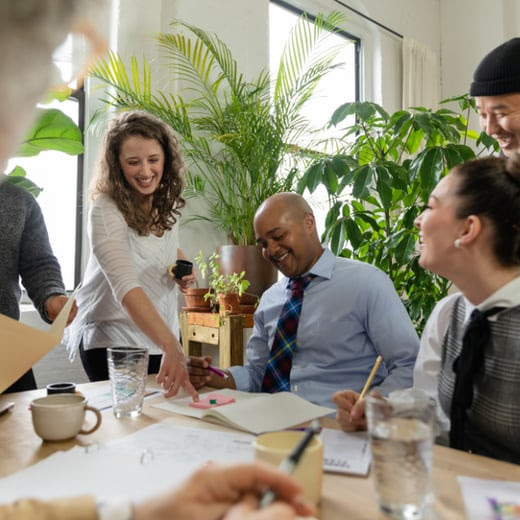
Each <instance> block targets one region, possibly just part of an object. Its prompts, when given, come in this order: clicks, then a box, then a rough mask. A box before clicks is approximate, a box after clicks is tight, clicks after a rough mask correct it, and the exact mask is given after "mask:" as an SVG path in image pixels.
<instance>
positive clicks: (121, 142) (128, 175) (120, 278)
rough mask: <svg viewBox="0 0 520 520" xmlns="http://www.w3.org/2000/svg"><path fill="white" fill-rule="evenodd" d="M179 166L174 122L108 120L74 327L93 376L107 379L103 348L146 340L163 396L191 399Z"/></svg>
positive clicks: (72, 347) (140, 117)
mask: <svg viewBox="0 0 520 520" xmlns="http://www.w3.org/2000/svg"><path fill="white" fill-rule="evenodd" d="M183 187H184V180H183V162H182V159H181V156H180V150H179V144H178V142H177V140H176V138H175V137H174V135H173V134H172V132H171V130H170V128H169V127H168V125H166V124H165V123H164V122H162V121H161V120H159V119H157V118H156V117H154V116H152V115H150V114H147V113H145V112H138V111H133V112H125V113H123V114H121V115H119V116H117V117H116V118H115V119H114V120H113V121H112V122H111V124H110V126H109V128H108V130H107V132H106V134H105V137H104V143H103V151H102V158H101V161H100V166H99V170H98V172H97V176H96V177H95V179H94V181H93V190H92V198H93V203H92V207H91V208H90V212H89V223H88V233H89V239H90V251H91V252H90V258H89V261H88V265H87V269H86V272H85V276H84V280H83V284H82V287H81V289H80V290H79V292H78V296H77V302H78V306H79V309H80V310H79V313H78V317H77V319H76V320H75V321H74V323H73V326H72V327H71V328H70V329H69V334H68V349H69V353H70V354H71V356H74V355H75V353H76V352H77V350H79V352H80V356H81V361H82V363H83V366H84V368H85V371H86V372H87V375H88V377H89V378H90V380H91V381H99V380H104V379H108V367H107V356H106V349H107V347H109V346H114V345H148V346H149V350H150V365H149V372H150V373H158V376H157V380H158V382H159V383H161V384H162V386H163V388H164V390H165V393H166V394H165V395H166V396H167V397H169V396H171V395H174V394H175V393H176V392H177V391H178V390H179V388H180V387H181V386H183V387H184V388H185V390H186V391H188V392H189V393H190V394H191V395H192V396H194V397H195V396H196V395H197V393H196V391H195V389H194V388H193V387H192V385H191V383H190V382H189V377H188V373H187V370H186V361H185V358H184V353H183V350H182V347H181V345H180V343H179V340H178V339H177V335H178V331H179V319H178V312H177V291H176V290H175V287H176V284H177V285H178V286H179V287H180V290H181V291H183V290H185V289H187V288H188V286H189V285H190V284H191V283H192V282H193V281H194V280H195V276H194V275H193V274H190V275H188V276H184V277H183V278H182V280H175V281H173V280H171V279H170V277H169V276H168V275H167V267H168V265H170V264H172V263H173V262H174V261H175V259H177V258H184V255H183V253H182V251H181V249H180V248H179V232H178V225H176V224H177V219H178V217H179V215H180V209H181V208H182V207H183V206H184V199H183V198H182V196H181V194H182V190H183Z"/></svg>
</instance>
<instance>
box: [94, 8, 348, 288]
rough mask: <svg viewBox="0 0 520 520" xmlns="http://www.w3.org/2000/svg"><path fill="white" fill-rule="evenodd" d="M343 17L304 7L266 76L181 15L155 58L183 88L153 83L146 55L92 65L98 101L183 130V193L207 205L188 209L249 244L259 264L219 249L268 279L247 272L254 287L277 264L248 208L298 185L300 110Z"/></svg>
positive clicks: (304, 126) (326, 67)
mask: <svg viewBox="0 0 520 520" xmlns="http://www.w3.org/2000/svg"><path fill="white" fill-rule="evenodd" d="M343 20H344V17H343V16H342V15H340V14H339V13H337V12H333V13H331V14H330V15H328V16H326V17H325V16H321V15H318V16H317V17H316V19H315V20H314V21H313V22H311V21H310V20H308V18H307V17H306V16H305V15H302V17H301V18H300V20H299V21H298V23H297V24H296V26H295V27H294V28H293V29H292V31H291V33H290V35H289V37H288V40H287V44H286V47H285V50H284V52H283V55H282V58H281V60H280V65H279V68H278V72H277V74H276V75H275V77H274V78H273V80H272V81H271V78H270V75H269V73H268V72H267V71H265V70H263V71H261V72H260V73H259V74H258V75H257V77H255V78H253V79H246V77H245V75H244V74H243V73H242V72H240V68H239V66H238V63H237V62H236V60H235V59H234V58H233V54H232V52H231V50H230V49H229V48H228V47H227V45H226V44H225V42H223V41H222V40H221V39H220V38H219V37H218V36H217V35H215V34H212V33H209V32H206V31H204V30H202V29H200V28H198V27H196V26H194V25H190V24H188V23H185V22H182V21H174V22H173V23H172V24H171V27H172V31H171V32H167V33H159V34H158V35H157V42H158V45H159V46H160V47H161V49H162V50H163V51H165V53H164V54H163V55H162V57H160V58H159V60H158V61H157V62H156V64H154V65H155V66H160V67H162V68H163V69H169V70H171V71H172V77H171V80H172V82H174V81H177V80H181V85H185V86H186V88H185V89H184V90H181V91H179V89H178V85H177V84H176V85H175V87H176V88H175V89H172V91H173V92H175V93H173V92H166V91H161V92H155V91H154V89H153V87H152V66H151V64H150V63H148V62H147V61H146V60H145V59H143V62H142V65H140V64H139V63H138V61H137V59H136V58H135V57H132V58H131V60H130V64H131V71H132V72H131V74H129V73H128V72H127V68H126V66H125V64H124V63H123V60H122V59H121V58H120V57H119V56H117V55H116V54H110V55H109V56H108V58H107V59H106V60H102V61H101V62H99V63H98V64H97V65H96V66H95V67H94V68H93V69H92V71H91V74H92V76H94V77H96V78H98V79H100V80H102V81H103V82H105V83H106V84H107V90H106V91H105V93H104V99H103V101H105V102H106V103H107V104H108V105H110V106H113V107H116V108H117V109H120V110H127V109H141V110H145V111H148V112H151V113H153V114H154V115H156V116H158V117H159V118H161V119H163V120H164V121H165V122H167V123H168V124H170V125H171V127H172V128H173V129H174V131H175V132H176V133H177V134H178V135H179V136H180V139H181V142H182V145H183V150H184V154H185V156H186V158H187V163H188V171H187V188H186V191H185V196H186V197H187V198H190V197H199V198H201V199H202V200H203V201H204V202H205V203H206V208H207V210H208V213H207V214H202V213H200V214H197V215H195V216H194V217H193V218H196V219H200V220H205V221H207V222H210V223H211V224H212V225H213V224H215V225H216V226H217V227H218V228H219V229H221V230H223V231H224V232H225V233H226V235H227V236H228V238H229V241H230V242H231V244H232V245H238V246H241V247H248V248H252V249H253V250H254V253H247V254H243V255H242V258H244V259H247V261H251V258H253V259H254V261H255V262H257V263H260V264H261V265H262V268H261V269H256V268H250V267H245V266H244V264H242V265H235V266H233V267H229V268H228V267H227V259H228V257H230V258H233V259H235V258H236V257H237V256H238V255H235V254H234V253H232V254H230V255H228V254H227V252H224V251H222V252H221V260H222V263H223V264H224V265H223V266H222V268H223V270H224V271H225V272H227V273H230V272H241V270H246V272H247V273H248V278H249V279H250V280H251V276H250V273H251V274H255V277H256V274H257V271H258V272H259V273H260V276H263V277H264V280H262V281H261V283H258V284H257V282H256V280H253V285H252V287H251V290H252V292H254V293H255V294H258V295H259V294H261V292H262V291H263V290H264V289H265V288H267V287H269V286H270V285H271V284H272V283H274V282H275V281H276V279H277V272H276V269H275V268H274V267H272V266H271V265H270V264H269V263H268V262H267V261H266V260H265V259H264V258H262V255H261V251H260V248H259V247H258V246H256V241H255V236H254V231H253V216H254V214H255V211H256V210H257V208H258V206H259V205H260V204H261V203H262V202H263V201H264V200H265V199H266V198H267V197H269V196H270V195H273V194H274V193H278V192H281V191H292V190H294V188H295V185H296V184H295V183H296V180H297V178H298V175H299V172H300V171H303V165H304V164H305V162H306V161H307V157H306V154H305V153H304V151H303V150H302V148H301V147H299V146H298V144H300V143H299V137H300V136H301V135H303V134H305V135H311V133H312V132H311V130H312V129H311V128H310V123H309V121H308V120H307V118H305V117H304V116H303V113H304V110H305V107H306V105H307V102H308V100H309V99H310V98H311V97H312V95H313V93H314V91H315V89H316V86H317V85H318V83H319V82H320V80H321V79H322V78H323V77H324V76H325V75H326V74H327V72H328V71H330V70H331V69H332V68H333V67H334V59H335V57H336V55H337V50H339V49H338V48H335V49H334V50H331V51H330V52H324V51H323V47H322V46H321V43H322V42H323V41H324V40H325V39H326V38H328V37H329V36H330V35H331V34H332V33H334V32H335V31H336V30H337V27H338V25H339V24H341V23H342V21H343ZM309 23H311V24H312V25H313V27H311V28H310V29H309V26H308V24H309ZM179 92H180V93H179ZM307 144H308V143H307ZM225 247H228V246H225ZM244 261H245V260H244Z"/></svg>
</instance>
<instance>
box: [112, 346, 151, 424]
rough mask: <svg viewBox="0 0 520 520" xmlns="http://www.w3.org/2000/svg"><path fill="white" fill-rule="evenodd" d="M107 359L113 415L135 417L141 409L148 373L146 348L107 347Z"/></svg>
mask: <svg viewBox="0 0 520 520" xmlns="http://www.w3.org/2000/svg"><path fill="white" fill-rule="evenodd" d="M107 360H108V374H109V377H110V383H111V385H112V404H113V410H114V415H115V416H116V417H117V418H118V419H119V418H121V417H137V416H138V415H140V414H141V411H142V409H143V399H144V389H145V386H146V376H147V374H148V349H147V348H146V347H109V348H108V349H107Z"/></svg>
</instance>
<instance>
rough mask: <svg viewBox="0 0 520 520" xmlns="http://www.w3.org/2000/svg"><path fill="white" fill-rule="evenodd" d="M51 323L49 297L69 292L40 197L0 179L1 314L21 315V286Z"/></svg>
mask: <svg viewBox="0 0 520 520" xmlns="http://www.w3.org/2000/svg"><path fill="white" fill-rule="evenodd" d="M20 278H21V281H22V284H23V286H24V287H25V289H26V291H27V294H28V295H29V298H31V300H32V302H33V303H34V306H35V307H36V309H38V312H39V313H40V316H41V317H42V318H43V319H44V320H45V321H47V322H49V319H48V318H47V316H46V313H45V309H44V304H45V301H46V300H47V298H49V296H52V295H54V294H65V287H64V285H63V281H62V277H61V270H60V266H59V264H58V261H57V259H56V257H55V256H54V255H53V253H52V249H51V245H50V243H49V236H48V234H47V229H46V228H45V222H44V220H43V215H42V212H41V210H40V206H39V205H38V203H37V202H36V199H35V198H34V197H33V196H32V195H31V194H30V193H28V192H26V191H25V190H23V189H22V188H19V187H17V186H13V185H12V184H9V183H7V182H0V313H1V314H5V315H6V316H10V317H11V318H14V319H19V318H20V307H19V302H20V296H21V288H20V283H19V280H20Z"/></svg>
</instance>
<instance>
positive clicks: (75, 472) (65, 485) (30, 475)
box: [0, 423, 253, 502]
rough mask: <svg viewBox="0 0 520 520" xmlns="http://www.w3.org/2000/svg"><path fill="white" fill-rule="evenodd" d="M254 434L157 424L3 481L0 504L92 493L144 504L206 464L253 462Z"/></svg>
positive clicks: (77, 449) (52, 459)
mask: <svg viewBox="0 0 520 520" xmlns="http://www.w3.org/2000/svg"><path fill="white" fill-rule="evenodd" d="M252 438H253V437H252V436H251V435H248V434H245V433H236V432H231V433H230V432H219V431H214V430H206V429H202V428H200V429H199V428H185V427H180V426H177V425H175V424H173V423H161V424H154V425H151V426H149V427H147V428H144V429H142V430H140V431H138V432H136V433H134V434H131V435H128V436H126V437H123V438H121V439H118V440H115V441H112V442H110V443H108V444H105V445H99V446H98V445H92V446H90V447H89V448H88V450H87V449H85V448H81V447H75V448H72V449H70V450H68V451H60V452H56V453H54V454H53V455H51V456H49V457H47V458H46V459H44V460H43V461H41V462H38V463H36V464H34V465H33V466H30V467H28V468H26V469H23V470H21V471H18V472H17V473H14V474H12V475H10V476H8V477H5V478H3V479H0V502H11V501H13V500H16V499H17V498H22V497H28V496H32V497H35V498H45V499H49V498H53V497H60V496H61V497H67V496H74V495H82V494H92V495H94V496H96V497H98V498H108V497H115V496H126V497H131V498H132V500H141V499H144V498H147V497H150V496H153V495H156V494H157V493H159V492H161V491H167V490H170V489H171V488H172V487H173V486H174V485H177V484H179V483H180V482H182V481H183V480H184V479H186V478H187V477H188V476H189V475H190V474H191V473H192V472H193V471H194V470H195V469H197V468H198V467H200V466H201V465H203V464H205V463H207V462H209V461H213V462H219V463H235V462H250V461H252V460H253V447H252V444H251V439H252Z"/></svg>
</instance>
